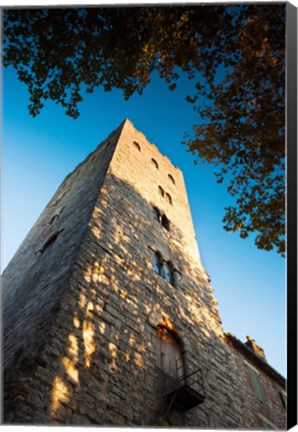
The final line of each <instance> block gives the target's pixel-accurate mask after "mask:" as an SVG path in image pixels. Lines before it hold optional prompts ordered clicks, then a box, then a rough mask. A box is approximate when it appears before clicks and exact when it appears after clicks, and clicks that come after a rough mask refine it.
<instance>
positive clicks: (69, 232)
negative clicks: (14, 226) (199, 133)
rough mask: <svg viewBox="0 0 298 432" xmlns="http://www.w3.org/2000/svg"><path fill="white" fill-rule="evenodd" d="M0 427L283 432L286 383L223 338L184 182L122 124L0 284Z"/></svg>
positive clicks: (252, 349) (253, 349) (71, 181)
mask: <svg viewBox="0 0 298 432" xmlns="http://www.w3.org/2000/svg"><path fill="white" fill-rule="evenodd" d="M2 299H3V327H4V338H3V363H4V364H3V374H4V418H3V421H4V423H7V424H11V423H14V424H15V423H19V424H67V425H91V424H95V425H102V426H105V425H115V426H159V425H164V426H176V427H196V428H202V429H209V428H212V429H216V428H227V429H233V428H235V429H241V428H245V429H252V428H257V429H262V428H268V427H269V428H277V429H283V428H285V425H286V423H285V422H286V410H285V404H286V393H285V379H284V378H283V377H282V376H280V375H279V374H278V373H277V372H276V371H275V370H274V369H273V368H271V367H270V366H269V365H268V364H267V362H266V359H265V357H264V353H263V351H262V349H261V348H260V347H258V346H257V344H256V343H255V342H254V341H253V340H250V339H249V340H248V341H247V342H246V343H245V344H243V343H242V342H240V341H239V340H238V339H236V338H235V336H233V335H231V334H227V333H224V331H223V329H222V326H221V320H220V316H219V312H218V307H217V301H216V300H215V298H214V294H213V289H212V287H211V285H210V279H209V276H208V274H207V273H206V271H205V269H204V267H203V266H202V264H201V261H200V255H199V251H198V247H197V243H196V240H195V233H194V228H193V224H192V219H191V214H190V209H189V205H188V200H187V195H186V190H185V186H184V181H183V176H182V173H181V171H180V170H179V169H178V168H177V167H174V166H173V165H172V164H171V162H170V160H169V159H168V158H167V157H166V156H164V155H162V154H161V153H160V152H159V150H158V149H157V147H156V146H155V145H153V144H151V143H150V142H148V140H147V139H146V137H145V136H144V135H143V134H142V133H141V132H139V131H137V130H136V129H135V128H134V126H133V125H132V123H131V122H130V121H129V120H125V121H124V123H123V124H122V125H120V127H119V128H118V129H116V130H115V131H114V132H112V133H111V134H110V135H109V136H108V138H107V139H106V140H105V141H103V142H102V143H101V144H100V145H99V146H98V148H97V149H96V150H95V151H94V152H93V153H91V154H90V155H89V156H88V157H87V158H86V160H85V161H84V162H82V163H81V164H80V165H78V166H77V168H76V169H75V170H74V171H73V172H72V173H71V174H69V175H68V176H67V177H66V179H65V180H64V182H63V183H62V185H61V186H60V188H59V189H58V191H57V192H56V194H55V195H54V197H53V198H52V199H51V201H50V202H49V204H48V205H47V207H46V208H45V210H44V211H43V213H42V214H41V216H40V217H39V219H38V220H37V222H36V224H35V225H34V226H33V228H32V230H31V231H30V232H29V234H28V236H27V237H26V239H25V240H24V242H23V243H22V245H21V246H20V248H19V250H18V251H17V253H16V255H15V256H14V258H13V259H12V261H11V262H10V264H9V265H8V267H7V268H6V270H5V271H4V273H3V297H2Z"/></svg>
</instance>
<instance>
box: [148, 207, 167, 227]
mask: <svg viewBox="0 0 298 432" xmlns="http://www.w3.org/2000/svg"><path fill="white" fill-rule="evenodd" d="M152 208H153V217H154V219H155V220H156V221H157V222H158V223H159V224H160V225H162V226H163V227H164V228H165V229H166V230H167V231H170V221H169V219H168V218H167V216H166V215H165V213H163V212H161V211H160V210H159V208H158V207H156V206H152Z"/></svg>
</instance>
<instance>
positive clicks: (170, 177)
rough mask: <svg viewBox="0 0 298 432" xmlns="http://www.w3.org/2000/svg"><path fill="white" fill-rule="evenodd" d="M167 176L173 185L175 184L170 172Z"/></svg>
mask: <svg viewBox="0 0 298 432" xmlns="http://www.w3.org/2000/svg"><path fill="white" fill-rule="evenodd" d="M168 177H169V179H170V180H171V182H172V183H173V185H174V184H176V183H175V180H174V177H173V176H171V174H168Z"/></svg>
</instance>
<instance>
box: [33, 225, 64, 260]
mask: <svg viewBox="0 0 298 432" xmlns="http://www.w3.org/2000/svg"><path fill="white" fill-rule="evenodd" d="M63 230H64V228H62V229H60V230H59V231H56V232H54V233H53V234H51V235H50V236H49V237H48V238H47V240H46V241H45V242H44V244H43V245H42V247H41V248H40V249H39V250H38V251H37V254H39V255H42V254H43V253H44V252H45V250H46V249H47V248H48V247H49V246H51V245H52V244H53V243H54V242H55V240H57V237H58V235H59V234H60V233H61V232H62V231H63Z"/></svg>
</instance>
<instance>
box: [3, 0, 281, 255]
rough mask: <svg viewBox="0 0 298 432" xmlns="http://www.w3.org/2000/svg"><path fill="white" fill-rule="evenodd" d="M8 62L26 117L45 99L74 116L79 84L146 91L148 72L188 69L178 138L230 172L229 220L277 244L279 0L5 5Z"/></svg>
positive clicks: (173, 75) (168, 74) (174, 73)
mask: <svg viewBox="0 0 298 432" xmlns="http://www.w3.org/2000/svg"><path fill="white" fill-rule="evenodd" d="M4 65H5V66H9V65H11V66H13V67H14V68H15V69H16V71H17V73H18V77H19V79H20V80H21V81H22V82H24V83H25V84H26V85H27V87H28V90H29V94H30V104H29V111H30V114H31V115H32V116H36V115H37V114H38V113H39V112H40V110H41V109H42V107H43V104H44V101H46V100H47V99H52V100H53V101H55V102H57V103H58V104H61V105H62V106H63V107H65V109H66V113H67V114H68V115H70V116H72V117H73V118H76V117H77V116H78V115H79V110H78V103H79V102H80V101H81V100H82V88H85V90H86V91H87V92H93V91H94V89H95V88H96V87H97V86H103V88H104V89H105V90H106V91H110V90H111V89H112V88H118V89H122V90H123V93H124V97H125V98H126V99H128V98H129V97H130V96H131V95H132V94H134V93H136V92H137V93H139V94H142V91H143V89H144V88H145V86H146V85H147V84H148V83H149V82H150V75H151V73H152V72H153V71H157V72H158V74H159V75H160V77H161V78H163V79H164V80H165V81H166V82H167V83H168V85H169V88H170V89H171V90H173V89H174V88H175V86H176V84H177V79H178V77H179V73H184V74H186V75H187V77H188V78H189V79H193V80H195V83H196V85H195V88H196V92H195V94H192V95H186V99H187V100H188V101H189V102H190V103H191V104H193V107H194V109H195V110H196V111H197V112H198V120H199V122H198V124H197V125H194V126H193V131H192V132H191V133H189V134H187V135H186V138H185V144H186V145H187V146H188V148H189V151H191V152H192V153H193V154H194V155H195V157H196V161H203V162H204V161H206V162H208V163H211V164H214V166H215V167H216V172H215V175H216V177H217V181H218V182H219V183H220V182H222V181H223V180H224V179H225V181H227V182H228V186H227V187H228V191H229V193H230V194H231V195H232V196H234V197H235V206H229V207H227V208H226V209H225V210H226V213H225V216H224V220H223V222H224V227H225V229H227V230H229V231H239V233H240V236H241V237H242V238H245V237H247V236H248V235H249V234H250V233H253V232H255V233H256V234H257V235H256V237H255V243H256V245H257V247H259V248H263V249H265V250H270V249H273V248H275V249H276V250H277V252H279V253H281V254H284V252H285V178H284V175H285V174H284V171H285V143H284V123H285V118H284V115H285V107H284V101H285V95H284V92H285V5H283V4H246V5H238V6H224V5H201V6H192V5H190V6H171V7H162V6H159V7H156V6H148V7H147V6H146V7H121V8H120V7H118V8H107V7H105V8H104V7H102V8H69V9H67V8H65V9H61V8H60V9H19V10H18V9H6V10H5V11H4Z"/></svg>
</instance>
